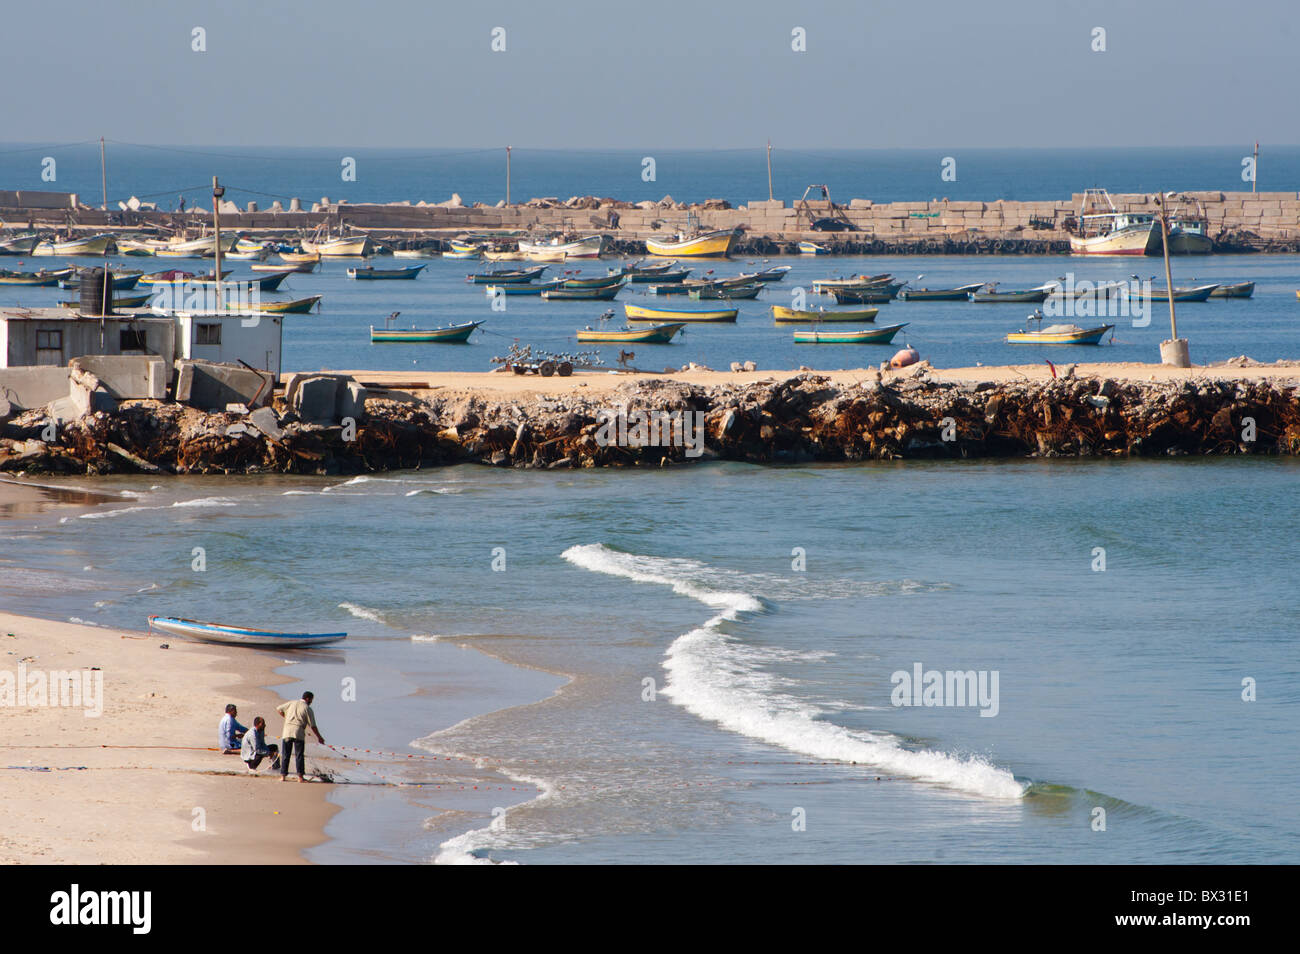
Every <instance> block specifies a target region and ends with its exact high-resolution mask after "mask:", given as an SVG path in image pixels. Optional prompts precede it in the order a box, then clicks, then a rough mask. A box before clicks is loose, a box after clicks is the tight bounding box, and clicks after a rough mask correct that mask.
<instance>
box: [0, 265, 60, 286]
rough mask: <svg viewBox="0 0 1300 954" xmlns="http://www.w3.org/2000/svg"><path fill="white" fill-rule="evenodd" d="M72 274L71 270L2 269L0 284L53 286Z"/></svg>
mask: <svg viewBox="0 0 1300 954" xmlns="http://www.w3.org/2000/svg"><path fill="white" fill-rule="evenodd" d="M69 274H70V270H60V271H56V272H47V271H45V270H44V269H41V270H40V271H37V272H22V271H7V270H6V271H0V285H25V286H27V287H29V288H45V287H53V286H55V285H57V284H58V283H59V282H60V281H62V280H63V279H64V278H66V277H67V276H68V275H69Z"/></svg>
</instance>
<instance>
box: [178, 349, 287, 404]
mask: <svg viewBox="0 0 1300 954" xmlns="http://www.w3.org/2000/svg"><path fill="white" fill-rule="evenodd" d="M273 385H274V380H273V376H272V375H271V374H270V372H267V371H260V372H259V371H250V370H249V369H248V368H245V367H243V366H242V365H237V364H218V363H216V362H214V361H191V360H181V361H177V362H176V400H177V401H181V402H183V403H186V404H189V405H191V406H192V407H197V408H202V409H204V410H209V411H220V410H224V409H225V407H226V405H227V404H236V403H238V404H245V405H247V406H249V407H253V406H254V405H256V404H259V403H265V402H266V401H269V400H270V399H271V391H272V387H273Z"/></svg>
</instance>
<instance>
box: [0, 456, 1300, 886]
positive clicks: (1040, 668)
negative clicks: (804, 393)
mask: <svg viewBox="0 0 1300 954" xmlns="http://www.w3.org/2000/svg"><path fill="white" fill-rule="evenodd" d="M1297 467H1300V465H1298V464H1297V463H1296V462H1294V461H1286V460H1260V459H1254V460H1215V461H1187V460H1179V461H1152V462H1146V461H1115V462H1070V461H1052V462H1038V461H1023V462H967V463H943V464H927V463H908V464H869V465H862V466H842V467H841V466H815V467H789V468H769V469H762V468H756V467H749V466H745V465H732V464H727V465H708V466H700V467H693V468H689V469H684V468H679V469H672V470H665V471H647V472H640V473H626V472H619V473H611V472H578V473H564V474H551V473H531V472H515V471H501V470H489V469H483V468H477V467H471V466H464V467H457V468H453V469H448V470H443V471H425V472H418V473H402V474H395V475H388V476H385V477H379V478H373V479H371V478H362V479H355V480H351V481H345V480H343V479H333V480H314V479H313V480H305V479H298V478H278V479H271V478H248V479H210V478H201V479H200V478H183V479H175V480H169V481H167V482H165V483H161V484H153V483H151V482H148V481H144V480H140V479H125V478H114V479H111V480H106V481H102V482H99V483H96V484H95V486H96V487H97V488H114V489H118V490H131V491H134V492H136V493H139V494H140V496H139V497H138V498H137V499H134V500H127V501H122V502H115V503H112V504H108V505H105V506H102V507H99V508H97V509H96V510H93V511H89V512H87V513H86V514H85V516H76V515H73V514H69V513H67V512H54V513H49V514H42V515H38V516H31V517H26V516H19V517H14V518H12V519H10V520H7V521H5V522H4V523H2V524H0V606H4V607H5V608H6V609H10V610H13V611H16V612H27V613H34V614H39V615H47V616H51V617H54V618H72V617H75V618H79V619H85V620H88V621H93V622H99V623H104V624H112V625H121V626H129V627H135V628H140V627H142V626H143V623H144V618H145V616H146V615H147V614H149V613H164V614H178V615H186V616H195V617H199V618H224V619H231V618H233V617H238V618H240V619H242V618H245V617H255V619H256V621H257V622H260V623H264V624H266V625H268V626H284V627H289V626H293V627H301V628H306V629H322V630H324V629H331V630H332V629H337V628H340V627H342V628H346V629H348V630H349V632H350V633H351V634H352V636H351V637H350V639H349V641H348V642H347V643H346V644H344V646H345V648H344V649H343V650H341V652H340V653H339V654H338V655H337V656H336V657H331V658H327V659H324V660H321V661H319V662H317V663H314V664H312V665H311V666H304V667H302V668H301V669H299V670H297V674H299V675H303V676H306V677H307V678H309V679H312V680H314V681H315V682H316V683H317V684H320V685H324V684H326V683H327V682H328V681H329V680H332V679H334V678H335V677H337V676H339V675H340V674H348V673H354V674H355V673H359V674H362V676H363V678H362V685H363V686H370V687H375V691H373V692H371V693H369V694H367V693H363V694H362V695H361V698H360V699H359V700H358V702H357V703H354V704H352V706H353V708H351V709H348V708H347V707H346V706H344V705H343V704H341V703H327V704H324V705H322V706H319V707H318V708H319V709H320V710H321V711H320V715H321V718H322V721H323V722H325V721H328V722H329V723H330V724H331V725H332V726H334V727H335V728H333V729H332V730H331V731H330V735H329V736H327V738H329V739H330V741H331V742H334V743H343V744H348V745H355V746H359V747H373V746H374V745H376V744H378V745H382V746H393V747H397V746H403V745H404V744H405V743H410V742H414V741H416V740H421V741H419V743H418V747H417V748H415V749H409V751H412V752H417V751H422V752H425V753H427V754H432V753H440V754H443V755H446V754H455V755H474V756H478V757H480V758H483V759H485V760H486V762H485V764H487V765H489V767H490V769H491V777H490V778H489V779H487V781H484V779H482V778H480V779H478V781H479V782H481V783H484V784H487V782H490V783H491V784H492V785H496V786H499V787H500V788H499V789H498V790H499V791H501V792H502V793H501V794H500V795H498V794H490V795H488V796H487V799H488V800H487V801H486V802H485V801H483V800H481V799H480V800H478V801H475V800H474V799H471V798H468V797H467V796H462V795H461V794H460V793H459V792H457V791H448V792H447V793H446V794H445V795H444V794H442V793H441V792H439V793H437V794H430V793H422V794H419V795H418V796H417V795H411V796H410V797H407V795H408V794H409V793H405V794H404V793H401V792H394V793H388V795H380V794H377V790H365V791H360V790H359V791H358V792H346V791H342V787H340V793H339V794H338V795H337V796H336V797H337V798H339V799H340V800H341V802H342V803H343V804H344V805H345V806H347V805H351V811H348V810H345V811H344V812H343V813H342V814H341V815H339V816H338V817H337V818H336V820H335V822H334V824H333V825H332V831H333V833H334V834H335V835H336V836H338V838H339V840H338V841H337V842H335V844H334V846H333V847H331V846H328V845H327V846H325V847H324V848H323V849H321V850H320V851H319V852H318V853H317V855H316V857H318V858H319V860H357V859H358V858H359V857H360V854H359V853H360V852H362V851H365V852H366V855H365V857H366V859H367V860H428V859H432V858H434V857H441V858H442V859H443V860H456V859H462V860H463V859H466V858H469V857H491V858H493V859H495V860H516V861H523V862H530V861H531V862H539V861H552V862H559V861H565V862H595V861H607V860H638V861H681V862H710V861H723V860H732V861H748V862H757V863H766V862H781V861H795V860H800V861H826V862H847V861H879V862H963V861H984V862H1018V861H1041V862H1105V863H1110V862H1180V861H1192V862H1223V863H1232V862H1277V861H1294V860H1295V858H1296V856H1297V849H1300V840H1298V839H1297V835H1296V832H1297V831H1300V796H1297V795H1296V792H1297V781H1300V778H1298V777H1297V776H1298V775H1300V770H1298V769H1297V765H1300V760H1298V759H1297V755H1298V754H1300V752H1297V749H1298V748H1300V745H1298V744H1297V737H1296V733H1295V728H1294V727H1295V711H1296V706H1297V703H1300V690H1297V688H1296V685H1297V682H1296V676H1297V664H1296V654H1295V651H1294V645H1295V642H1294V641H1295V638H1296V630H1297V621H1298V620H1297V616H1298V613H1297V610H1296V609H1295V605H1294V583H1293V580H1294V573H1293V568H1292V567H1293V564H1294V561H1295V558H1296V555H1297V544H1296V543H1295V541H1296V539H1297V530H1300V527H1298V526H1297V523H1298V521H1300V518H1297V516H1296V514H1295V511H1294V508H1290V507H1288V506H1287V505H1286V501H1287V500H1288V499H1289V498H1290V495H1291V493H1292V489H1293V487H1294V485H1295V480H1296V478H1297V476H1298V475H1300V470H1297ZM151 488H153V489H151ZM194 547H203V548H204V550H205V554H206V560H207V569H206V571H205V572H203V573H196V572H194V571H193V570H192V569H191V561H192V553H193V548H194ZM498 547H500V548H504V554H502V553H501V552H500V551H497V552H496V553H495V554H494V549H495V548H498ZM1098 547H1101V548H1104V549H1105V558H1106V568H1105V570H1104V572H1097V571H1095V570H1094V569H1093V566H1094V565H1095V562H1096V559H1097V557H1096V554H1095V548H1098ZM796 548H801V549H802V551H803V560H804V568H803V569H802V570H800V569H797V568H795V566H794V565H792V564H793V562H794V561H795V560H796V558H797V557H798V554H797V552H796ZM502 556H504V569H503V570H494V569H493V560H494V557H495V558H496V559H497V561H498V566H500V565H501V564H500V559H501V557H502ZM344 604H346V605H344ZM413 637H425V638H423V639H413ZM430 637H437V638H430ZM484 653H486V654H490V655H489V656H486V657H485V656H482V655H481V654H484ZM475 660H478V661H477V662H475ZM502 662H509V663H516V664H520V665H523V666H525V667H527V668H525V669H523V670H518V669H514V668H511V667H505V666H502ZM918 663H919V664H921V665H922V666H923V668H924V669H927V670H928V669H935V670H941V671H947V670H954V671H967V670H972V671H977V672H980V671H982V672H986V673H994V672H996V673H997V674H998V695H997V714H996V716H994V717H982V716H981V715H980V709H979V707H976V706H955V705H946V706H933V707H912V706H903V707H899V706H895V705H893V703H892V700H891V692H892V689H893V685H892V678H893V675H894V674H895V673H897V672H910V671H911V670H912V668H913V666H915V665H916V664H918ZM1243 679H1254V680H1256V681H1257V684H1258V701H1255V702H1245V701H1243V700H1242V681H1243ZM647 680H648V681H647ZM322 701H324V696H323V695H322ZM502 707H504V708H502ZM488 710H495V711H488ZM475 713H478V714H477V715H475ZM469 716H472V717H471V718H468V721H458V720H462V719H466V717H469ZM850 762H857V763H859V764H849V763H850ZM822 763H833V764H822ZM439 771H440V772H446V771H447V770H446V769H445V768H440V769H439ZM411 777H414V776H411ZM433 777H434V776H433V775H430V776H428V778H429V779H432V778H433ZM511 786H514V787H516V789H517V790H516V791H514V792H509V791H508V789H509V788H510V787H511ZM525 789H527V790H526V791H525ZM538 792H541V793H543V794H542V795H541V797H533V796H534V795H536V794H537V793H538ZM389 796H391V798H392V799H395V801H388V802H385V801H384V798H386V797H389ZM385 804H387V805H388V806H389V810H387V811H386V810H385V809H384V807H383V806H384V805H385ZM494 807H501V808H502V809H508V810H505V811H503V812H502V813H500V814H499V816H498V820H497V821H496V824H495V827H493V819H494V816H493V814H492V811H491V809H492V808H494ZM1098 808H1102V809H1104V810H1105V812H1106V829H1105V831H1094V830H1093V827H1092V826H1093V821H1094V813H1095V810H1096V809H1098ZM800 821H802V825H803V830H795V828H796V827H797V825H796V823H798V822H800Z"/></svg>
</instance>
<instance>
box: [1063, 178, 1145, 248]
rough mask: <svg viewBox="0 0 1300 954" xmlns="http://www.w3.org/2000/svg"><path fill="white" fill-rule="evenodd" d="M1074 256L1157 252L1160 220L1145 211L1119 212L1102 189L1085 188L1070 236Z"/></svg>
mask: <svg viewBox="0 0 1300 954" xmlns="http://www.w3.org/2000/svg"><path fill="white" fill-rule="evenodd" d="M1070 252H1071V253H1072V254H1074V255H1160V254H1163V252H1162V249H1161V240H1160V223H1159V222H1158V221H1157V220H1156V217H1155V216H1154V215H1152V214H1151V213H1149V212H1120V211H1119V210H1118V209H1116V208H1115V203H1114V202H1112V201H1111V199H1110V195H1109V194H1108V193H1107V192H1106V190H1105V189H1088V190H1086V191H1085V192H1084V195H1083V203H1082V204H1081V205H1080V206H1079V215H1078V225H1077V226H1076V227H1075V230H1074V232H1073V233H1072V234H1071V235H1070Z"/></svg>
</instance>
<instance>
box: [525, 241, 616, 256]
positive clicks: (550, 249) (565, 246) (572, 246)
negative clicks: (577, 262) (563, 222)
mask: <svg viewBox="0 0 1300 954" xmlns="http://www.w3.org/2000/svg"><path fill="white" fill-rule="evenodd" d="M609 244H610V243H609V238H608V237H607V236H605V235H588V236H586V237H585V238H580V239H575V240H573V241H568V242H566V241H564V239H563V238H562V237H560V236H551V237H550V238H547V239H540V240H537V241H529V240H527V239H520V240H519V251H520V252H521V253H522V254H524V255H529V256H532V255H548V256H555V255H557V254H558V255H559V256H560V258H559V259H558V260H559V261H563V260H564V259H568V258H599V257H600V256H601V255H602V254H604V253H605V251H607V250H608V248H609ZM542 260H544V261H554V260H556V259H554V258H547V259H539V261H542Z"/></svg>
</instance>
